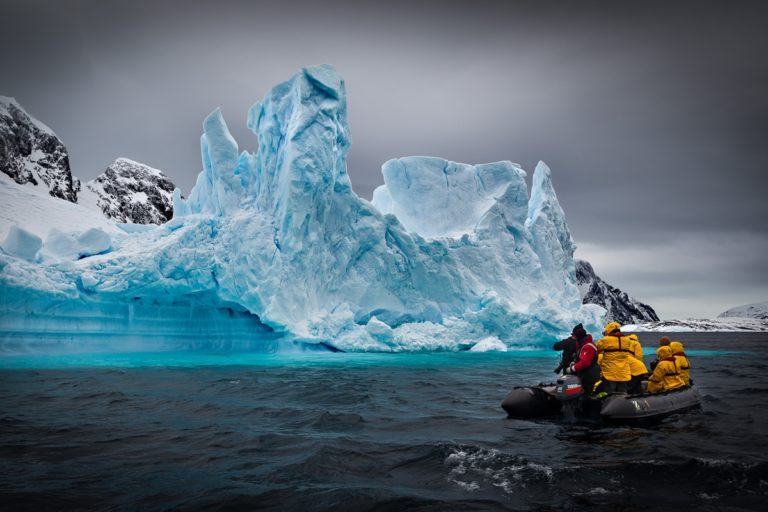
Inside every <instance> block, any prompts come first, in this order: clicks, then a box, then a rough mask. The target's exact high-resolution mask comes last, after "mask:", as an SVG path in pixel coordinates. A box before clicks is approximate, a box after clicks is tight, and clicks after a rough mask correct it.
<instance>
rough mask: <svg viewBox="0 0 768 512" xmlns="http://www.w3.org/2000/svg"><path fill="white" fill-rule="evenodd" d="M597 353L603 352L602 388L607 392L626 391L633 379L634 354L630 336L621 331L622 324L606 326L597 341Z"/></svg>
mask: <svg viewBox="0 0 768 512" xmlns="http://www.w3.org/2000/svg"><path fill="white" fill-rule="evenodd" d="M597 353H598V354H602V358H599V361H600V372H601V373H602V380H603V384H602V388H601V390H602V391H605V392H606V393H626V392H627V385H628V384H629V381H630V380H631V379H632V370H631V368H630V366H629V365H630V362H629V358H630V357H634V356H633V354H632V351H631V350H630V341H629V338H627V337H626V336H624V335H623V334H622V333H621V325H619V324H618V323H617V322H611V323H609V324H608V325H606V326H605V330H604V331H603V337H602V338H600V340H599V341H598V342H597Z"/></svg>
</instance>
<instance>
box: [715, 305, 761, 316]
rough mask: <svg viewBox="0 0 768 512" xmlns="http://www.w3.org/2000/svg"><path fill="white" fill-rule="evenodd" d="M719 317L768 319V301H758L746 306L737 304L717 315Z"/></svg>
mask: <svg viewBox="0 0 768 512" xmlns="http://www.w3.org/2000/svg"><path fill="white" fill-rule="evenodd" d="M717 317H718V318H731V317H737V318H757V319H760V320H768V302H757V303H755V304H747V305H745V306H736V307H735V308H731V309H729V310H728V311H724V312H722V313H720V314H719V315H717Z"/></svg>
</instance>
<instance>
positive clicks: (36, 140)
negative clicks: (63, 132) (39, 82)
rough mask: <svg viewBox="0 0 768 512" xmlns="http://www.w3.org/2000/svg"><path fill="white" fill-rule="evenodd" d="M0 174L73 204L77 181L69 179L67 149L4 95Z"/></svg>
mask: <svg viewBox="0 0 768 512" xmlns="http://www.w3.org/2000/svg"><path fill="white" fill-rule="evenodd" d="M0 171H2V172H3V173H5V174H6V175H8V176H9V177H10V178H11V179H12V180H13V181H15V182H16V183H18V184H20V185H23V184H26V183H29V184H30V185H32V186H38V187H44V188H45V189H46V190H47V192H48V193H49V194H50V195H51V196H53V197H58V198H61V199H65V200H67V201H70V202H72V203H76V202H77V193H78V192H79V191H80V180H78V179H77V178H74V177H73V176H72V172H71V171H70V168H69V154H68V153H67V148H66V147H64V144H63V143H62V142H61V141H60V140H59V138H58V137H57V136H56V134H55V133H53V131H52V130H51V129H50V128H48V127H47V126H45V125H44V124H43V123H41V122H40V121H38V120H37V119H35V118H33V117H32V116H30V115H29V114H27V113H26V112H25V111H24V109H23V108H22V107H21V105H19V104H18V103H17V102H16V100H15V99H13V98H8V97H5V96H0Z"/></svg>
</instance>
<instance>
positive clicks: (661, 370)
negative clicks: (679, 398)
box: [648, 347, 685, 393]
mask: <svg viewBox="0 0 768 512" xmlns="http://www.w3.org/2000/svg"><path fill="white" fill-rule="evenodd" d="M656 355H657V356H658V358H659V364H657V365H656V368H655V369H654V370H653V375H651V377H650V378H649V379H648V392H649V393H661V392H663V391H671V390H673V389H677V388H682V387H684V386H685V382H684V381H683V378H682V377H681V376H680V371H679V370H678V368H677V364H675V356H673V355H672V349H671V348H669V347H659V348H658V349H657V350H656Z"/></svg>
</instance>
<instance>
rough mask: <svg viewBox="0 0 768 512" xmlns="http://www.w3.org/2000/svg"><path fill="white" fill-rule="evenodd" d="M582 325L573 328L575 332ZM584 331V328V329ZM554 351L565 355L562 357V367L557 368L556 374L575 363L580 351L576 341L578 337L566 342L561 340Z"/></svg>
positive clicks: (554, 346) (570, 337)
mask: <svg viewBox="0 0 768 512" xmlns="http://www.w3.org/2000/svg"><path fill="white" fill-rule="evenodd" d="M578 327H581V324H579V325H577V326H576V327H574V328H573V330H574V332H575V331H576V329H577V328H578ZM582 329H583V327H582ZM552 350H558V351H559V350H562V351H563V354H562V355H561V356H560V365H559V366H558V367H557V368H555V373H558V374H559V373H560V372H562V371H563V370H565V369H566V368H568V367H569V366H571V364H572V363H573V361H574V359H575V358H576V352H578V351H579V345H578V342H577V341H576V337H575V336H573V335H571V336H569V337H568V338H565V339H564V340H560V341H558V342H557V343H555V344H554V345H553V346H552Z"/></svg>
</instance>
